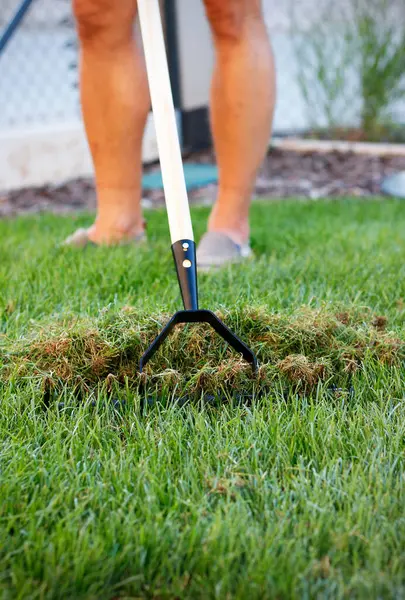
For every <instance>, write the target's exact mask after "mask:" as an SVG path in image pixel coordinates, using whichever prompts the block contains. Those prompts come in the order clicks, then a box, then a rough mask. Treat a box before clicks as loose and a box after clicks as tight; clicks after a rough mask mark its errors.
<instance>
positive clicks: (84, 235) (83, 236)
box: [62, 229, 146, 248]
mask: <svg viewBox="0 0 405 600" xmlns="http://www.w3.org/2000/svg"><path fill="white" fill-rule="evenodd" d="M144 242H146V233H145V232H144V231H143V232H142V233H139V234H138V235H136V236H134V237H133V238H130V239H128V240H125V241H122V242H119V243H118V244H114V245H117V246H126V245H128V244H143V243H144ZM62 246H70V247H72V248H85V247H86V246H98V244H95V243H94V242H92V241H91V239H90V238H89V234H88V230H87V229H78V230H77V231H75V232H74V233H72V235H69V237H67V238H66V240H65V241H64V242H63V243H62Z"/></svg>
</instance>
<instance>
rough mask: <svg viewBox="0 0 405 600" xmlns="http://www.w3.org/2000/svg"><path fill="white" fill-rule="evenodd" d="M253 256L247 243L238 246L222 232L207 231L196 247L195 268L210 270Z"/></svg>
mask: <svg viewBox="0 0 405 600" xmlns="http://www.w3.org/2000/svg"><path fill="white" fill-rule="evenodd" d="M252 256H253V253H252V250H251V248H250V246H249V244H244V245H243V246H239V244H236V243H235V242H234V241H233V240H231V239H230V238H229V237H228V236H227V235H225V234H224V233H219V232H217V231H208V232H207V233H206V234H205V235H204V236H203V237H202V238H201V240H200V243H199V244H198V248H197V268H198V270H199V271H203V272H204V271H205V272H207V271H211V270H216V269H219V268H221V267H225V266H227V265H230V264H234V263H238V262H241V261H244V260H246V259H248V258H251V257H252Z"/></svg>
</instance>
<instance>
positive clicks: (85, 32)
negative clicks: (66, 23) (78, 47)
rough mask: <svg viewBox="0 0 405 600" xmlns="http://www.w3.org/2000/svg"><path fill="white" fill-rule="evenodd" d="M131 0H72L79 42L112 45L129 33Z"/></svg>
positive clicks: (118, 43)
mask: <svg viewBox="0 0 405 600" xmlns="http://www.w3.org/2000/svg"><path fill="white" fill-rule="evenodd" d="M135 10H136V2H134V0H118V1H117V0H73V14H74V16H75V19H76V23H77V30H78V35H79V39H80V42H81V43H82V44H85V45H86V44H87V45H97V46H100V47H102V48H104V49H107V50H108V49H114V48H116V47H117V46H119V45H120V44H122V43H125V42H127V41H128V40H129V39H130V38H131V37H132V25H133V20H134V18H135Z"/></svg>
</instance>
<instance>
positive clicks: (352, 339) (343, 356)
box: [0, 307, 405, 394]
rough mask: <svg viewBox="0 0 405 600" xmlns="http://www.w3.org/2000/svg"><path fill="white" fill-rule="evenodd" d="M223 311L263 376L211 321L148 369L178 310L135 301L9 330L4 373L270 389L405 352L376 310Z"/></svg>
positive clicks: (84, 387)
mask: <svg viewBox="0 0 405 600" xmlns="http://www.w3.org/2000/svg"><path fill="white" fill-rule="evenodd" d="M221 318H223V319H224V320H225V322H226V323H227V324H228V325H229V327H231V328H232V329H233V330H234V331H235V332H236V333H238V334H239V335H240V336H241V337H242V338H243V339H245V340H246V341H247V343H249V344H250V345H251V346H252V348H253V349H254V350H255V351H256V352H257V355H258V358H259V362H260V369H259V372H258V374H257V376H256V378H253V377H252V373H251V370H250V367H249V366H248V365H246V364H245V363H244V362H243V361H242V360H241V359H240V358H239V357H238V356H237V355H235V354H234V353H233V352H232V351H230V350H229V349H228V348H227V347H226V344H224V343H223V342H222V340H221V339H220V338H219V337H217V336H216V334H215V333H214V331H213V330H211V329H210V328H207V327H206V326H204V325H191V326H179V327H178V328H177V329H176V330H175V331H174V334H173V335H172V336H171V337H170V338H169V339H168V340H167V342H166V344H165V346H164V347H163V348H162V349H161V350H160V351H159V353H158V354H157V355H156V357H155V358H154V360H153V361H152V362H151V363H150V364H149V365H148V367H147V370H146V373H145V374H144V375H143V376H142V377H141V376H140V375H139V374H138V362H139V358H140V355H141V354H142V352H143V351H144V350H145V349H146V347H147V345H148V344H149V343H150V342H151V341H152V339H153V338H154V337H155V336H156V335H157V333H158V332H159V331H160V329H161V327H162V325H163V324H164V323H165V322H166V320H167V319H168V315H157V316H153V317H151V316H150V315H148V314H147V313H139V312H137V311H135V310H134V309H131V308H130V307H125V309H123V310H122V311H120V312H118V313H117V312H115V313H113V312H111V313H104V314H101V316H100V317H99V318H98V319H95V320H86V319H83V320H81V321H75V323H72V324H71V325H68V326H64V327H62V326H61V325H58V324H57V323H56V324H54V325H52V326H49V327H46V328H43V329H41V330H39V331H36V332H35V333H34V334H33V335H32V336H31V337H29V338H27V339H24V340H20V341H18V342H17V343H16V342H13V341H11V340H9V341H7V340H3V341H2V346H1V348H0V350H1V364H2V366H1V371H0V379H1V380H2V381H3V382H4V381H10V380H13V381H22V382H23V381H27V380H30V381H33V380H34V381H35V382H39V384H40V385H41V386H42V389H44V390H47V391H49V390H55V391H59V390H60V391H61V390H63V389H65V388H66V386H67V387H69V388H71V389H72V390H73V389H74V390H77V389H80V390H81V391H85V392H88V391H90V390H92V389H95V388H97V387H99V386H100V385H102V386H104V387H105V389H106V390H107V391H113V390H114V389H116V387H117V386H118V387H119V386H124V385H125V386H129V387H130V388H131V389H134V390H136V389H138V388H139V387H140V386H141V385H145V384H148V385H150V386H151V387H152V388H154V389H156V390H158V391H161V392H162V391H163V392H167V393H171V392H172V391H175V392H176V393H179V394H183V393H186V394H189V393H196V394H199V393H201V392H202V391H204V392H205V393H210V394H218V393H222V392H224V391H225V390H226V392H227V393H229V392H232V391H235V392H237V391H238V390H241V389H243V390H245V391H246V390H247V389H251V388H253V387H255V389H256V390H262V391H263V390H269V389H271V387H272V386H274V385H279V383H280V381H281V382H282V383H283V385H286V386H289V387H291V386H294V387H296V388H297V389H301V390H305V391H310V390H311V389H312V388H314V387H315V386H316V385H317V384H318V383H319V382H321V381H325V380H330V381H331V382H332V381H333V382H334V383H336V384H339V383H341V382H342V381H346V380H347V378H348V377H349V376H352V375H353V374H354V373H356V372H357V371H359V370H360V369H362V367H363V365H364V364H365V362H366V361H374V362H375V363H381V364H383V365H386V366H392V365H398V364H400V363H401V361H403V360H404V359H405V342H404V340H402V339H399V338H398V337H396V336H395V335H393V334H392V333H389V332H386V331H385V330H386V328H387V325H388V323H387V320H386V319H385V318H384V317H381V316H378V317H375V316H374V315H372V314H371V312H369V311H363V312H361V311H353V310H352V311H342V312H339V313H332V312H330V311H328V310H326V309H318V310H312V309H308V308H303V309H302V310H300V311H298V312H297V313H296V314H294V315H286V314H273V313H270V312H269V311H267V310H266V309H264V308H250V309H246V310H245V311H242V310H241V309H234V310H231V311H229V312H226V313H222V314H221Z"/></svg>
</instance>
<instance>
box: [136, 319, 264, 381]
mask: <svg viewBox="0 0 405 600" xmlns="http://www.w3.org/2000/svg"><path fill="white" fill-rule="evenodd" d="M179 323H207V324H208V325H211V327H212V328H213V329H215V331H216V332H217V333H218V335H220V336H221V337H222V338H223V339H224V340H225V341H226V342H228V344H229V345H230V346H231V347H232V348H233V349H234V350H236V352H238V353H239V354H242V356H243V358H244V359H245V360H246V361H247V362H248V363H250V364H251V366H252V370H253V372H254V373H255V372H256V371H257V366H258V364H257V358H256V356H255V354H254V352H253V351H252V350H251V349H250V348H249V347H248V346H247V345H246V344H245V343H244V342H242V340H241V339H239V338H238V337H237V336H236V335H235V334H234V333H233V332H232V331H231V330H230V329H229V328H228V327H227V326H226V325H225V323H223V322H222V321H221V319H219V318H218V317H217V315H216V314H214V313H213V312H211V311H210V310H180V311H178V312H176V313H175V314H174V315H173V317H172V318H171V319H170V321H169V322H168V323H167V325H166V326H165V327H164V328H163V329H162V331H161V332H160V334H159V335H158V336H157V337H156V338H155V339H154V341H153V342H152V343H151V345H150V346H149V348H148V349H147V350H146V352H145V353H144V354H143V356H142V357H141V360H140V363H139V372H140V373H142V372H143V369H144V367H145V365H146V364H147V363H148V362H149V360H150V359H151V358H152V356H153V355H154V354H155V352H156V351H157V350H158V349H159V348H160V346H161V345H162V344H163V342H164V341H165V339H166V338H167V336H168V335H169V334H170V332H171V331H172V330H173V329H174V328H175V327H176V325H178V324H179Z"/></svg>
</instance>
